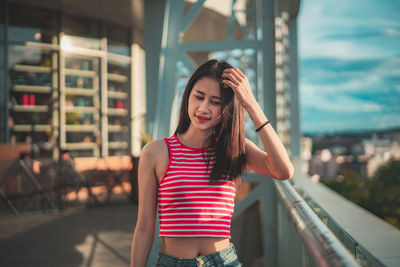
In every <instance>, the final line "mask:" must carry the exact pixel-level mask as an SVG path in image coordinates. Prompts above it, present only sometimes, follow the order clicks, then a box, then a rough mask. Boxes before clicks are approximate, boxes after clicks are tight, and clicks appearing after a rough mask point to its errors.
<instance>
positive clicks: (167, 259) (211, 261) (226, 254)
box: [157, 244, 241, 267]
mask: <svg viewBox="0 0 400 267" xmlns="http://www.w3.org/2000/svg"><path fill="white" fill-rule="evenodd" d="M235 261H236V262H237V265H236V264H235V265H232V266H241V264H240V263H239V261H238V257H237V254H236V250H235V247H234V246H233V244H231V245H230V247H228V248H226V249H224V250H221V251H218V252H215V253H212V254H209V255H204V256H198V257H196V258H192V259H184V258H176V257H173V256H170V255H167V254H165V253H162V252H160V253H159V257H158V262H157V266H165V267H169V266H177V267H178V266H179V267H189V266H199V267H211V266H226V264H229V263H234V262H235Z"/></svg>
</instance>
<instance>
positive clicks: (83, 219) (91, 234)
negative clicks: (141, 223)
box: [0, 204, 137, 267]
mask: <svg viewBox="0 0 400 267" xmlns="http://www.w3.org/2000/svg"><path fill="white" fill-rule="evenodd" d="M136 218H137V205H134V204H118V205H117V204H111V205H108V206H103V207H93V208H84V207H76V208H69V209H67V210H66V211H64V212H62V213H59V212H54V213H48V214H43V213H41V212H36V213H30V214H23V215H20V216H10V217H6V218H5V217H2V218H0V266H10V267H14V266H41V267H42V266H43V267H46V266H49V267H50V266H51V267H54V266H58V267H62V266H68V267H75V266H76V267H78V266H79V267H80V266H82V267H83V266H85V267H89V266H95V267H102V266H107V267H109V266H113V267H119V266H129V256H130V248H131V240H132V234H133V229H134V225H135V223H136Z"/></svg>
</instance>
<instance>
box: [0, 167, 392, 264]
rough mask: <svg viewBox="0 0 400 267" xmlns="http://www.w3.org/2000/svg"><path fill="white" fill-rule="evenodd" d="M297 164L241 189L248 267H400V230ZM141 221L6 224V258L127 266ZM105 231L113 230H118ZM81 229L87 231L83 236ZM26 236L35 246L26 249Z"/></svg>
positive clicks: (105, 210)
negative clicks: (291, 171) (288, 176)
mask: <svg viewBox="0 0 400 267" xmlns="http://www.w3.org/2000/svg"><path fill="white" fill-rule="evenodd" d="M96 162H97V161H96ZM294 164H295V167H296V171H297V172H296V174H295V176H294V178H293V179H292V180H289V181H277V180H272V179H268V178H266V177H263V176H261V175H258V174H254V173H248V174H247V175H246V177H245V179H244V180H243V182H242V185H241V187H240V189H239V191H238V196H239V198H240V200H239V201H238V202H237V204H236V208H235V214H234V218H233V221H232V242H233V243H234V244H235V246H236V249H237V251H238V254H239V258H240V260H241V261H242V262H243V263H244V265H245V266H399V263H400V253H399V252H400V251H399V246H398V244H400V231H399V230H397V229H396V228H394V227H392V226H390V225H389V224H387V223H386V222H384V221H383V220H381V219H379V218H377V217H376V216H374V215H372V214H370V213H369V212H367V211H365V210H363V209H362V208H360V207H358V206H357V205H355V204H353V203H351V202H350V201H348V200H346V199H344V198H343V197H341V196H339V195H337V194H336V193H335V192H333V191H331V190H329V189H327V188H326V187H325V186H323V185H321V184H316V183H313V182H311V180H310V179H309V177H307V176H306V175H303V174H302V173H301V169H302V165H303V164H304V163H303V162H302V161H301V160H294ZM95 165H97V163H96V164H95ZM86 167H88V166H86ZM38 197H39V196H38ZM127 213H128V214H127ZM107 214H112V216H111V215H110V216H109V215H107ZM136 216H137V205H136V204H132V203H129V204H128V202H126V204H122V205H121V202H119V205H118V206H116V205H115V203H109V205H105V206H104V205H102V206H101V207H98V208H85V206H84V205H81V206H78V207H76V206H75V207H74V208H70V209H68V210H66V211H65V212H63V213H59V212H46V213H37V212H33V213H32V212H30V213H25V214H23V215H21V216H7V217H4V216H3V217H2V220H1V221H0V225H1V226H2V229H3V230H4V231H3V232H4V233H3V234H2V235H1V236H0V248H1V249H2V250H3V249H8V250H9V251H13V252H10V253H7V255H6V256H5V257H4V258H3V260H4V263H8V262H10V263H11V262H20V259H18V257H17V255H16V254H17V251H25V250H26V249H28V247H31V246H32V244H31V243H30V242H33V243H36V242H39V241H34V240H40V244H42V245H43V244H45V245H44V248H43V249H45V250H46V251H42V252H41V253H26V255H25V256H24V259H25V260H26V261H29V262H40V257H42V256H39V255H43V254H42V253H47V255H48V256H49V261H48V262H49V264H52V265H53V266H54V264H57V262H64V263H71V264H72V262H74V263H77V261H78V262H81V263H82V262H83V263H86V265H87V266H97V264H98V263H100V262H102V261H104V260H105V261H107V262H108V263H110V262H112V264H113V265H114V266H127V265H128V263H129V257H130V241H131V238H132V233H133V229H134V223H135V221H136ZM116 222H118V223H116ZM57 225H58V226H57ZM84 225H86V226H84ZM105 225H114V226H115V227H114V226H113V227H114V228H113V227H112V228H113V229H114V230H112V229H111V230H110V229H109V227H108V226H107V227H105ZM89 226H90V227H89ZM82 227H83V228H85V227H86V228H87V229H86V228H85V229H86V230H85V231H82V229H83V228H82ZM64 228H65V229H68V231H69V235H71V236H75V237H78V236H79V238H77V240H70V239H69V238H66V236H65V235H64V234H63V231H60V229H64ZM90 229H96V230H90ZM49 233H50V234H49ZM26 235H27V236H28V238H29V236H34V237H35V238H29V240H30V242H23V240H25V236H26ZM39 237H40V238H39ZM18 240H19V241H18ZM116 240H118V242H116ZM11 241H12V242H11ZM157 242H158V240H156V242H155V245H154V247H153V250H152V252H151V255H150V259H149V264H148V266H154V264H155V261H156V259H157V251H158V244H157ZM55 243H56V244H59V245H60V246H63V247H64V249H65V253H60V252H59V249H58V248H59V245H54V244H55ZM46 244H47V245H46ZM42 245H41V246H42ZM37 247H40V246H39V245H38V246H37ZM14 249H15V250H14ZM39 250H40V249H39ZM78 252H79V253H78ZM76 253H78V254H76ZM52 255H54V256H52ZM77 255H79V257H78V256H77ZM43 266H46V265H43ZM49 266H50V265H49Z"/></svg>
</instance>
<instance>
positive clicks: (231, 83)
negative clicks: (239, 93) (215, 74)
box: [222, 80, 237, 92]
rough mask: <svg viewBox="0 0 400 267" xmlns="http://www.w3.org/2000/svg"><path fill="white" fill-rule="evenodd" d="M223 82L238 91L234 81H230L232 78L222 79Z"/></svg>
mask: <svg viewBox="0 0 400 267" xmlns="http://www.w3.org/2000/svg"><path fill="white" fill-rule="evenodd" d="M222 83H223V84H224V85H226V87H230V88H232V90H233V91H234V92H236V90H237V88H236V87H237V86H236V85H235V84H234V83H233V82H232V81H230V80H222Z"/></svg>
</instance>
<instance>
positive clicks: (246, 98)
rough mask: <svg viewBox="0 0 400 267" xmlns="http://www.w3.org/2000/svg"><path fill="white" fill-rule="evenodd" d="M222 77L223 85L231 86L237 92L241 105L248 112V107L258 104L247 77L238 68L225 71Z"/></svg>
mask: <svg viewBox="0 0 400 267" xmlns="http://www.w3.org/2000/svg"><path fill="white" fill-rule="evenodd" d="M221 77H222V78H223V80H222V83H223V84H224V85H227V86H229V87H230V88H232V90H233V91H234V92H235V94H236V96H237V98H238V99H239V101H240V104H241V105H242V106H243V108H245V109H246V110H247V108H248V107H250V106H251V105H253V104H255V103H254V102H256V103H257V100H256V99H255V97H254V95H253V92H252V91H251V87H250V84H249V81H248V79H247V77H246V76H245V75H244V74H243V73H242V72H241V71H240V70H239V69H237V68H230V69H225V70H224V72H223V73H222V75H221Z"/></svg>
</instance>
